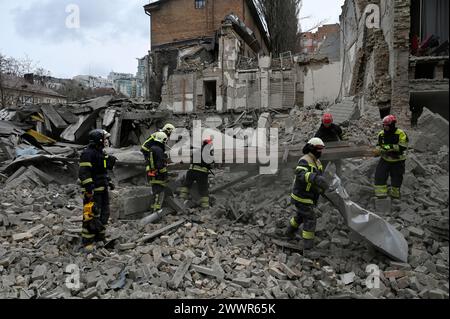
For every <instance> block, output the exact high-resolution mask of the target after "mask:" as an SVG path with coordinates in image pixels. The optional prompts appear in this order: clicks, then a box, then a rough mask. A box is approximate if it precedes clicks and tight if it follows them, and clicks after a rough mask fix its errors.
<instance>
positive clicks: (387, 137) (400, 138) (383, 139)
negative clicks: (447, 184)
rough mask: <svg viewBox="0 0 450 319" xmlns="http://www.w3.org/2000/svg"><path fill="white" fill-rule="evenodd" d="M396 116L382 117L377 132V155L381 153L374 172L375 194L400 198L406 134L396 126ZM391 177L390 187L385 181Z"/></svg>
mask: <svg viewBox="0 0 450 319" xmlns="http://www.w3.org/2000/svg"><path fill="white" fill-rule="evenodd" d="M396 125H397V118H396V117H395V116H394V115H388V116H386V117H385V118H384V119H383V130H382V131H381V132H380V133H379V134H378V144H377V155H381V159H380V161H379V162H378V166H377V169H376V172H375V196H376V197H378V198H386V197H388V196H390V197H391V198H392V199H400V197H401V192H400V188H401V186H402V183H403V175H404V174H405V162H406V155H405V152H406V151H407V149H408V143H409V139H408V135H407V134H406V133H405V132H404V131H403V130H401V129H399V128H397V127H396ZM389 176H390V177H391V187H390V188H388V185H387V181H388V178H389Z"/></svg>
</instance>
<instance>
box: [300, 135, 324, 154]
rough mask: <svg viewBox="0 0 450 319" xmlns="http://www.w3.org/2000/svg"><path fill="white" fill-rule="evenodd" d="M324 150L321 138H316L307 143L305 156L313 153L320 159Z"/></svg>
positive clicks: (304, 150) (304, 151)
mask: <svg viewBox="0 0 450 319" xmlns="http://www.w3.org/2000/svg"><path fill="white" fill-rule="evenodd" d="M324 148H325V144H324V142H323V141H322V140H321V139H320V138H318V137H314V138H312V139H310V140H309V141H308V143H306V145H305V147H303V154H308V153H312V154H313V155H314V156H315V157H316V158H320V157H321V156H322V150H323V149H324Z"/></svg>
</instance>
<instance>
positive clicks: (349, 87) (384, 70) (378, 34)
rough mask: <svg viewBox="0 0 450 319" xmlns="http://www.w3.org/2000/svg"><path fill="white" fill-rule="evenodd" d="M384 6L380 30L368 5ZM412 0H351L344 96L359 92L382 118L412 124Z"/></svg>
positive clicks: (345, 24) (345, 19)
mask: <svg viewBox="0 0 450 319" xmlns="http://www.w3.org/2000/svg"><path fill="white" fill-rule="evenodd" d="M368 4H375V5H377V6H378V7H379V9H380V28H379V29H378V28H367V26H366V21H367V12H366V11H365V10H366V6H367V5H368ZM409 15H410V0H346V1H345V4H344V6H343V12H342V15H341V27H342V30H343V32H341V61H342V70H343V73H342V84H341V92H340V97H350V96H355V97H356V98H357V101H358V104H359V105H360V106H361V107H362V108H363V109H364V108H366V107H370V106H376V107H378V108H379V109H380V116H381V117H383V116H384V115H385V114H386V115H387V114H388V113H395V114H396V115H397V117H398V118H399V122H400V123H402V124H405V123H409V119H410V112H409V80H408V77H409V74H408V73H409V68H408V65H409V31H410V16H409Z"/></svg>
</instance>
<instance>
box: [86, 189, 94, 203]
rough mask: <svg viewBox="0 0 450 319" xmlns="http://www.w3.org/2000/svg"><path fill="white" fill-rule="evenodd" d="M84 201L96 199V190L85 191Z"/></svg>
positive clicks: (88, 201)
mask: <svg viewBox="0 0 450 319" xmlns="http://www.w3.org/2000/svg"><path fill="white" fill-rule="evenodd" d="M84 201H85V202H86V203H90V202H92V201H94V192H93V191H86V192H84Z"/></svg>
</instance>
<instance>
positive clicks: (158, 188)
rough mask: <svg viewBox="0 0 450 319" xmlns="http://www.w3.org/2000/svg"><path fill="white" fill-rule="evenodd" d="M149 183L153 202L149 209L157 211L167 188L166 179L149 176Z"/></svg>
mask: <svg viewBox="0 0 450 319" xmlns="http://www.w3.org/2000/svg"><path fill="white" fill-rule="evenodd" d="M149 182H150V185H151V186H152V193H153V204H152V206H151V210H152V211H153V212H157V211H159V210H161V209H162V206H163V204H164V197H165V193H166V190H167V181H166V180H161V179H158V178H155V177H153V178H150V181H149Z"/></svg>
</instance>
